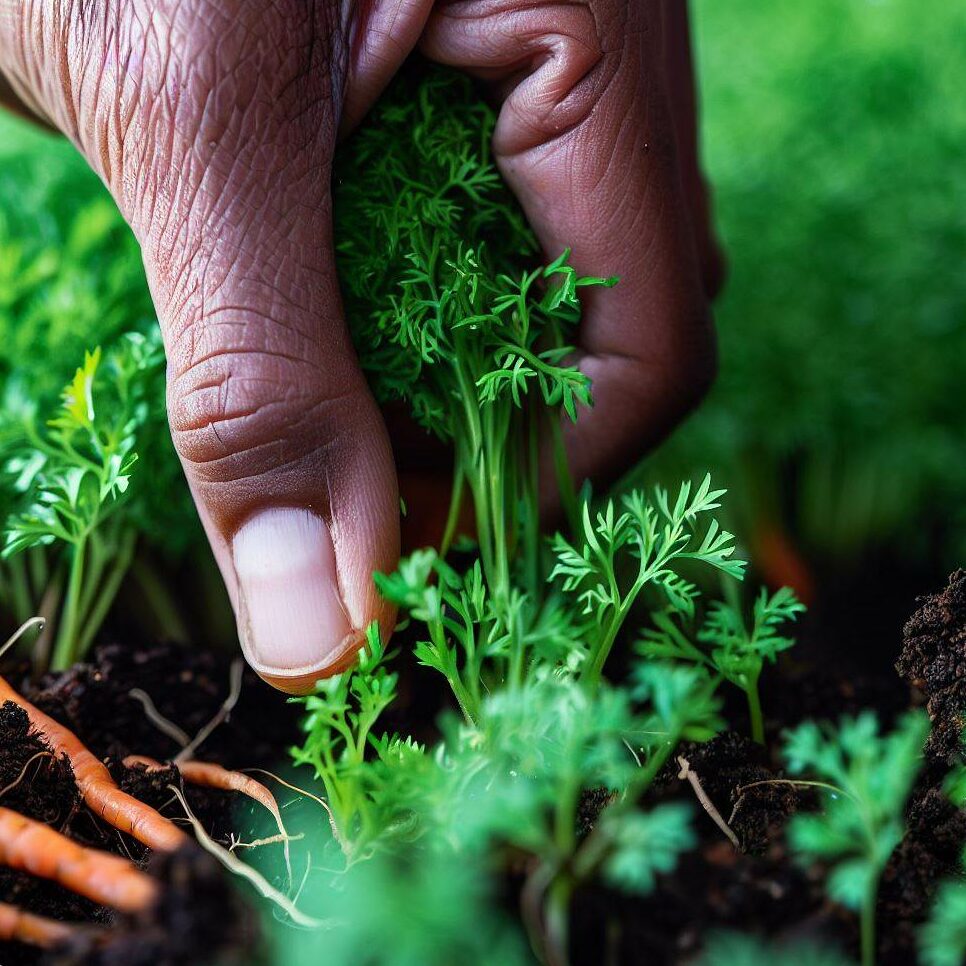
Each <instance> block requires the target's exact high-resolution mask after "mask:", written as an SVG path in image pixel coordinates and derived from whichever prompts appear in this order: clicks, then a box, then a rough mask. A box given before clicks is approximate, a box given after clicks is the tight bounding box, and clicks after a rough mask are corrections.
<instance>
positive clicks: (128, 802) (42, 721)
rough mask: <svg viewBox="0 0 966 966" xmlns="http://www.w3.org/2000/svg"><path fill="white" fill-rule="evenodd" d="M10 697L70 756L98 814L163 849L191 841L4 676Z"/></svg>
mask: <svg viewBox="0 0 966 966" xmlns="http://www.w3.org/2000/svg"><path fill="white" fill-rule="evenodd" d="M7 701H12V702H13V703H14V704H18V705H20V707H21V708H23V709H24V711H26V712H27V717H28V718H29V719H30V724H31V725H32V726H33V728H34V730H35V731H36V732H38V734H39V735H40V736H41V737H42V738H43V739H44V740H45V741H46V742H47V744H48V745H49V746H50V749H51V751H53V752H54V754H56V755H58V756H59V755H66V756H67V760H68V761H69V762H70V766H71V768H72V769H73V771H74V780H75V781H76V782H77V788H78V791H80V793H81V797H82V798H83V799H84V802H85V804H86V805H87V807H88V808H89V809H90V810H91V811H92V812H93V813H94V814H95V815H97V816H99V817H100V818H102V819H104V821H105V822H107V823H108V824H109V825H112V826H113V827H114V828H116V829H117V830H118V831H120V832H127V833H128V835H131V836H133V837H134V838H136V839H137V840H138V841H139V842H141V843H142V844H143V845H146V846H148V848H151V849H155V850H157V851H160V852H173V851H174V850H175V849H176V848H178V846H180V845H181V844H182V843H183V842H185V841H187V836H186V835H185V834H184V832H182V831H181V829H179V828H178V826H177V825H175V824H174V822H172V821H170V820H169V819H166V818H165V817H164V816H163V815H161V814H160V813H159V812H158V811H156V810H155V809H153V808H151V806H150V805H145V804H144V802H139V801H138V800H137V799H136V798H133V797H132V796H131V795H128V794H127V793H126V792H122V791H121V789H120V788H118V787H117V783H116V782H115V781H114V779H113V778H111V773H110V772H109V771H108V770H107V768H106V767H105V766H104V763H103V762H102V761H100V759H98V758H97V757H96V756H95V755H93V754H91V752H90V751H88V750H87V748H85V747H84V745H83V744H82V743H81V741H80V739H79V738H78V737H77V735H75V734H74V733H73V732H72V731H70V730H69V729H67V728H65V727H64V726H63V725H61V724H58V723H57V722H56V721H54V719H53V718H50V717H48V716H47V715H45V714H44V713H43V711H41V710H40V709H39V708H35V707H34V706H33V705H32V704H31V703H30V702H29V701H27V700H26V699H25V698H22V697H21V696H20V695H19V694H18V693H17V692H16V691H15V690H14V689H13V688H12V687H10V685H9V684H8V683H7V681H6V680H4V678H3V677H0V705H2V704H4V703H5V702H7Z"/></svg>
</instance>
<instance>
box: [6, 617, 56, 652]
mask: <svg viewBox="0 0 966 966" xmlns="http://www.w3.org/2000/svg"><path fill="white" fill-rule="evenodd" d="M46 623H47V621H46V619H45V618H43V617H31V618H30V619H29V620H25V621H24V622H23V623H22V624H21V625H20V626H19V627H18V628H17V629H16V630H15V631H14V632H13V633H12V634H11V635H10V636H9V637H8V638H7V639H6V641H4V643H3V644H0V657H3V655H4V654H6V653H7V651H9V650H10V648H11V647H13V646H14V644H16V643H17V641H19V640H20V638H21V637H23V636H24V634H26V633H27V631H29V630H30V629H31V628H32V627H37V628H39V629H40V630H43V629H44V624H46Z"/></svg>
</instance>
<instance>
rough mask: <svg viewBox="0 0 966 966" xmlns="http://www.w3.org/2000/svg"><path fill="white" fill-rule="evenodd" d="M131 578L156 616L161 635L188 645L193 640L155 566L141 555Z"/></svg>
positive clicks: (135, 562)
mask: <svg viewBox="0 0 966 966" xmlns="http://www.w3.org/2000/svg"><path fill="white" fill-rule="evenodd" d="M131 576H132V577H134V579H135V580H136V581H137V584H138V587H139V588H140V589H141V593H142V594H143V595H144V599H145V600H146V601H147V604H148V607H149V608H150V609H151V612H152V613H153V614H154V617H155V619H156V620H157V623H158V627H159V628H160V632H161V635H162V636H163V637H166V638H168V639H170V640H172V641H175V642H176V643H178V644H187V643H188V641H189V640H190V638H191V634H190V632H189V631H188V627H187V625H186V624H185V622H184V618H183V617H182V616H181V610H180V608H179V607H178V604H177V603H176V602H175V600H174V597H172V595H171V592H170V591H169V590H168V588H167V587H166V586H165V583H164V581H163V580H161V578H160V577H159V576H158V573H157V571H156V570H155V569H154V567H153V565H152V564H151V563H149V562H148V561H146V560H145V559H144V556H143V554H141V555H139V556H138V558H137V559H136V560H135V561H134V563H133V565H132V567H131Z"/></svg>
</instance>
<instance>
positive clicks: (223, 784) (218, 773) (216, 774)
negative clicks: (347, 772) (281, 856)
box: [124, 755, 291, 875]
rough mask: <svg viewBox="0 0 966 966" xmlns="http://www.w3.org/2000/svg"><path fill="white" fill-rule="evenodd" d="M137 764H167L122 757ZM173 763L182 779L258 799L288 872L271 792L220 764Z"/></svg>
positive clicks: (286, 848)
mask: <svg viewBox="0 0 966 966" xmlns="http://www.w3.org/2000/svg"><path fill="white" fill-rule="evenodd" d="M137 765H141V766H142V767H144V768H146V769H147V770H148V771H157V770H158V769H162V768H166V767H168V766H167V765H162V764H161V762H159V761H156V760H155V759H154V758H148V757H147V756H145V755H128V756H127V758H125V759H124V767H125V768H134V767H136V766H137ZM174 767H175V768H177V769H178V771H179V772H180V773H181V776H182V777H183V778H184V780H185V781H186V782H190V783H191V784H192V785H201V786H203V787H205V788H217V789H220V790H221V791H223V792H238V793H239V794H240V795H247V796H248V797H249V798H250V799H252V800H253V801H256V802H258V804H259V805H261V806H262V807H263V808H264V809H265V810H266V811H267V812H268V813H269V814H270V815H271V816H272V818H273V819H275V824H276V825H277V826H278V831H279V834H280V835H281V836H282V843H283V846H282V847H283V849H284V851H285V864H286V866H287V867H289V875H291V867H290V859H289V844H288V832H286V830H285V825H284V824H283V823H282V813H281V812H280V811H279V808H278V802H276V801H275V796H274V795H273V794H272V793H271V792H270V791H269V790H268V789H267V788H266V787H265V786H264V785H263V784H262V783H261V782H260V781H256V780H255V779H254V778H251V777H249V776H248V775H245V774H243V773H242V772H240V771H229V770H228V769H227V768H222V766H221V765H215V764H213V763H211V762H207V761H182V762H175V763H174Z"/></svg>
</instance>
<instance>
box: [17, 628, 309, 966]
mask: <svg viewBox="0 0 966 966" xmlns="http://www.w3.org/2000/svg"><path fill="white" fill-rule="evenodd" d="M229 665H230V661H229V659H228V658H226V657H225V656H222V655H220V654H217V653H214V652H210V651H203V650H200V649H196V650H189V649H186V648H182V647H177V646H171V645H159V646H156V647H150V648H142V649H137V648H126V647H122V646H120V645H110V646H104V647H101V648H100V649H98V650H97V651H96V652H95V653H94V655H93V658H92V659H91V660H90V662H89V663H84V664H80V665H76V666H75V667H73V668H71V669H70V670H69V671H67V672H65V673H64V674H59V675H48V676H47V677H45V678H43V679H42V680H40V681H37V682H33V681H31V680H30V679H29V678H28V677H27V676H26V674H25V673H23V671H21V673H19V674H18V673H17V672H16V669H12V670H10V669H8V672H7V674H6V676H7V679H8V681H10V682H11V683H12V684H13V685H14V686H16V687H17V688H18V690H19V691H20V693H22V694H23V695H24V696H25V697H26V698H28V699H29V700H30V701H32V702H33V703H34V704H35V705H37V706H38V707H39V708H41V709H42V710H44V711H45V712H46V713H47V714H49V715H50V716H51V717H53V718H55V719H56V720H58V721H60V722H61V723H62V724H64V725H66V726H67V727H69V728H70V729H71V730H72V731H74V733H75V734H77V736H78V737H79V738H80V739H81V740H82V741H83V742H84V743H85V744H86V745H87V746H88V748H90V750H91V751H93V752H94V753H95V754H97V755H98V756H99V757H100V758H101V759H102V760H103V761H104V762H105V764H106V765H107V766H108V768H109V769H110V771H111V773H112V775H113V776H114V778H115V780H116V781H117V782H118V784H119V785H120V786H121V787H122V788H123V789H124V790H125V791H127V792H129V793H130V794H133V795H134V796H136V797H137V798H140V799H141V800H143V801H145V802H147V803H148V804H151V805H153V806H155V807H156V808H158V809H160V810H161V811H162V812H163V813H164V814H166V815H168V816H169V817H171V818H172V819H174V820H176V821H180V820H183V814H181V815H179V810H180V806H179V805H178V804H177V802H176V801H175V800H174V797H173V796H172V794H171V792H170V790H169V787H168V786H170V785H171V784H180V782H179V779H178V776H177V774H176V772H175V771H174V769H173V768H172V769H166V770H165V771H161V772H155V773H146V772H145V771H144V770H143V769H140V768H135V769H128V768H125V767H124V765H123V764H122V761H123V759H124V758H125V757H126V756H127V755H131V754H138V755H147V756H150V757H152V758H157V759H159V760H161V761H165V760H168V759H170V758H172V757H173V756H174V755H175V754H177V752H178V751H179V750H180V748H179V746H178V744H177V743H176V742H175V741H174V740H173V739H172V738H170V737H168V736H166V735H165V734H163V733H162V732H161V731H159V730H158V728H157V727H156V726H155V725H154V724H152V723H151V722H150V721H149V720H148V717H147V716H146V715H145V712H144V708H143V706H142V704H141V703H139V702H138V701H136V700H135V699H133V698H132V697H131V694H130V692H131V690H132V689H134V688H140V689H141V690H143V691H144V692H146V693H147V694H149V695H150V697H151V698H152V700H153V702H154V704H155V706H156V707H157V709H158V711H159V712H160V713H161V714H162V715H164V717H166V718H168V719H169V720H170V721H172V722H174V723H176V724H177V725H178V726H179V727H180V728H182V729H183V730H184V731H185V732H186V733H187V734H188V735H194V734H195V733H197V732H198V731H199V730H200V729H201V728H202V727H203V726H204V725H205V724H206V723H207V722H208V721H210V720H211V718H212V717H213V716H214V715H215V714H216V712H217V711H218V709H219V707H220V706H221V704H222V702H223V701H224V700H225V698H226V697H227V694H228V691H229ZM296 721H297V712H296V709H295V708H291V707H289V706H288V705H286V704H285V702H284V701H282V700H280V699H279V695H278V693H277V692H274V691H272V690H271V689H270V688H269V687H268V686H267V685H265V684H264V683H263V682H262V681H260V680H259V679H258V678H257V677H256V676H255V675H254V674H252V673H250V672H247V671H246V674H245V677H244V679H243V685H242V690H241V697H240V700H239V702H238V704H237V705H236V707H235V709H234V711H233V712H232V713H231V715H230V717H229V719H228V720H227V721H226V722H224V723H223V724H222V725H220V726H219V727H218V728H217V730H216V731H214V732H213V734H212V735H211V736H210V738H208V739H207V740H206V741H205V743H204V744H203V745H202V746H201V748H200V749H199V750H198V754H197V756H196V757H198V758H199V759H201V760H204V761H214V762H217V763H219V764H221V765H223V766H225V767H227V768H251V767H265V768H272V767H273V766H276V765H277V764H278V761H279V758H280V757H281V756H282V755H283V754H284V749H285V748H286V747H287V746H288V745H289V744H291V742H292V741H293V739H294V737H295V734H296V730H295V729H296ZM18 779H19V781H18ZM10 786H12V787H10ZM0 789H6V791H5V792H4V793H3V796H2V804H3V805H4V806H6V807H8V808H13V809H15V810H17V811H20V812H22V813H23V814H25V815H29V816H30V817H32V818H35V819H38V820H40V821H43V822H45V823H47V824H49V825H50V826H51V827H53V828H55V829H57V830H58V831H60V832H62V833H64V834H65V835H68V836H70V838H72V839H73V840H75V841H77V842H79V843H81V844H83V845H86V846H91V847H95V848H99V849H102V850H106V851H110V852H114V853H116V854H119V855H124V856H129V857H130V858H132V859H134V860H135V861H137V862H138V863H139V864H141V865H143V866H145V867H147V868H148V870H149V871H150V872H151V873H152V874H154V875H156V876H157V877H158V878H159V880H160V881H161V882H162V883H163V888H162V891H161V894H160V899H159V901H158V903H157V904H156V906H155V908H153V909H151V910H150V911H148V912H146V913H144V914H142V915H138V916H116V915H115V914H114V913H113V912H112V911H111V910H108V909H104V908H99V907H97V906H95V905H94V904H93V903H91V902H88V901H87V900H84V899H80V898H78V897H76V896H74V895H73V894H72V893H70V892H68V891H66V890H64V889H61V888H60V887H59V886H56V885H53V884H51V883H47V882H43V881H41V880H38V879H36V878H33V877H30V876H25V875H22V874H20V873H14V872H11V871H10V870H7V869H0V900H3V901H7V902H12V903H15V904H16V905H17V906H19V907H21V908H23V909H26V910H28V911H33V912H38V913H41V914H43V915H47V916H54V917H56V918H60V919H64V920H68V921H71V922H80V923H83V922H89V923H97V924H110V927H111V928H110V930H109V931H108V932H107V933H106V935H107V937H108V941H107V942H106V944H105V943H104V942H103V935H104V934H103V933H101V934H100V938H98V939H97V940H96V941H95V940H93V939H91V938H84V937H79V939H78V941H77V942H76V943H74V944H73V945H72V947H71V948H68V949H62V950H58V951H56V952H53V953H46V954H41V953H38V952H37V951H35V950H30V949H27V948H25V947H21V946H13V945H10V944H2V943H0V963H2V964H3V966H28V964H29V966H33V964H44V966H54V964H56V966H62V964H63V966H67V964H70V966H81V964H84V966H121V964H124V966H140V964H142V963H143V964H145V966H147V964H151V966H180V964H185V966H187V964H192V966H194V964H196V963H197V962H198V956H199V951H203V955H204V958H205V962H206V963H211V964H215V963H242V962H244V963H252V962H257V960H258V955H259V954H258V949H259V941H258V936H257V928H256V925H255V923H256V922H257V917H256V916H255V915H254V914H253V913H252V911H251V909H250V908H249V907H248V903H247V902H246V901H245V900H243V899H242V898H241V897H240V895H238V894H237V893H236V892H235V889H234V885H233V884H232V883H231V882H229V880H228V877H227V876H226V875H225V874H224V872H223V870H222V869H221V867H220V865H218V863H217V862H216V861H215V860H214V859H213V858H212V857H211V856H209V855H208V854H207V853H205V852H203V851H202V850H201V849H200V848H198V847H197V846H194V845H192V846H188V847H185V848H184V849H182V850H180V851H179V852H178V853H176V854H174V855H166V856H161V855H156V856H150V857H148V856H147V855H146V850H145V849H144V848H143V847H141V846H140V845H139V844H138V843H137V842H135V841H134V840H133V839H130V838H129V837H127V836H122V835H120V834H119V833H117V832H116V831H115V830H114V829H112V828H110V827H109V826H107V825H105V824H104V823H103V822H101V821H100V820H99V819H97V818H95V817H94V816H93V815H92V814H91V813H90V812H89V811H88V810H87V808H86V807H85V806H84V805H83V803H82V802H81V801H80V800H79V797H78V795H77V790H76V787H75V785H74V779H73V773H72V771H71V768H70V765H69V764H68V763H67V761H66V759H63V760H56V759H54V757H53V756H52V755H51V754H50V752H49V750H48V749H47V748H46V746H45V745H44V743H43V741H42V740H41V739H40V738H39V737H38V736H37V735H34V734H31V733H30V731H29V727H28V721H27V716H26V714H25V713H24V712H23V710H22V709H21V708H19V707H17V706H16V705H14V704H12V703H7V704H5V705H3V706H2V707H0ZM184 791H185V793H186V796H187V799H188V802H189V804H190V805H191V807H192V810H193V811H194V812H195V814H196V815H197V816H198V818H199V819H200V820H201V822H202V823H203V824H204V826H205V828H206V829H207V830H208V831H209V833H210V834H211V835H212V837H213V838H215V839H216V840H217V841H221V842H222V843H223V844H226V845H227V844H228V843H229V842H230V836H231V835H233V834H234V835H235V836H237V837H240V838H242V839H251V838H254V837H257V835H258V834H260V830H261V829H262V828H263V825H262V820H263V816H262V815H261V814H259V810H258V806H256V805H254V803H252V802H250V801H249V800H248V799H245V798H242V797H240V796H237V795H234V794H231V793H224V792H219V791H212V790H208V789H199V788H194V787H192V786H186V787H185V789H184ZM256 830H259V831H258V832H257V831H256Z"/></svg>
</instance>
